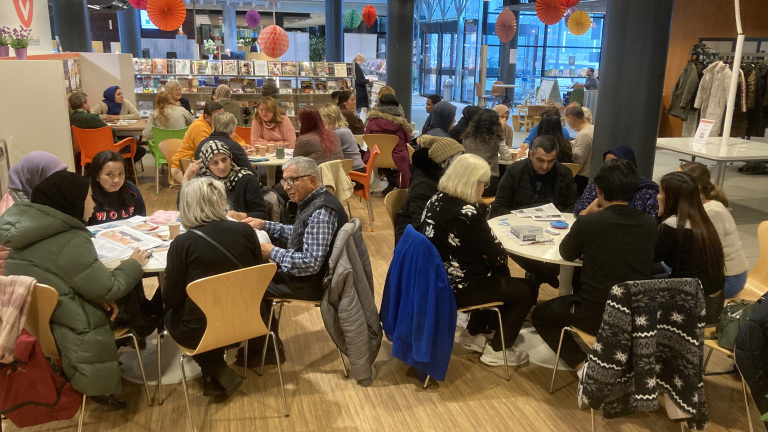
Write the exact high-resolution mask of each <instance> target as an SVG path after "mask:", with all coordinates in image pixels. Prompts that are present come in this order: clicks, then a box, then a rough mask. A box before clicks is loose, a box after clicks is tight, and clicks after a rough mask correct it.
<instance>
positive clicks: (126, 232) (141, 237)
mask: <svg viewBox="0 0 768 432" xmlns="http://www.w3.org/2000/svg"><path fill="white" fill-rule="evenodd" d="M96 237H97V238H101V239H102V240H105V241H108V242H111V243H113V244H114V245H117V246H123V247H127V248H131V250H133V248H137V247H138V248H140V249H144V250H146V249H151V248H154V247H157V246H160V245H162V244H163V241H162V240H160V239H159V238H155V237H152V236H150V235H147V234H144V233H140V232H138V231H136V230H134V229H131V228H128V227H117V228H112V229H108V230H104V231H101V232H100V233H98V234H97V235H96ZM97 251H98V249H97Z"/></svg>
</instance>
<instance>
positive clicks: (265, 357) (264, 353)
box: [259, 300, 280, 375]
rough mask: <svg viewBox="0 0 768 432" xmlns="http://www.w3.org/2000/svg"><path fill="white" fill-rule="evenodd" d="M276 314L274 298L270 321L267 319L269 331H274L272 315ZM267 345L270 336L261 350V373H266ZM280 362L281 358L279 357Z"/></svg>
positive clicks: (270, 310) (270, 309)
mask: <svg viewBox="0 0 768 432" xmlns="http://www.w3.org/2000/svg"><path fill="white" fill-rule="evenodd" d="M274 314H275V301H274V300H272V307H270V308H269V321H267V331H270V332H271V331H272V316H273V315H274ZM267 345H269V338H267V340H265V341H264V349H263V350H262V352H261V367H260V368H259V375H262V374H264V361H265V360H266V359H267ZM277 360H278V363H280V359H279V358H278V359H277Z"/></svg>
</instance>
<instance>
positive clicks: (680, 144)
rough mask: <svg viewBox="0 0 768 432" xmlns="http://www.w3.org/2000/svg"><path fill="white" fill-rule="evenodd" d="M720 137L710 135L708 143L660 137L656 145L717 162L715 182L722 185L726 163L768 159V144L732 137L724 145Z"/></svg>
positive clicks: (690, 139) (687, 138)
mask: <svg viewBox="0 0 768 432" xmlns="http://www.w3.org/2000/svg"><path fill="white" fill-rule="evenodd" d="M721 139H722V138H720V137H710V138H709V139H708V140H707V143H706V144H694V143H693V138H692V137H685V138H658V139H657V140H656V147H658V148H662V149H665V150H672V151H674V152H677V153H682V154H686V155H690V156H698V157H701V158H704V159H709V160H713V161H715V162H717V170H716V172H715V184H717V185H718V186H720V187H722V186H723V182H724V181H725V165H726V163H728V162H735V161H748V160H768V144H766V143H761V142H758V141H749V140H743V139H739V138H730V139H729V140H728V144H726V145H722V144H721Z"/></svg>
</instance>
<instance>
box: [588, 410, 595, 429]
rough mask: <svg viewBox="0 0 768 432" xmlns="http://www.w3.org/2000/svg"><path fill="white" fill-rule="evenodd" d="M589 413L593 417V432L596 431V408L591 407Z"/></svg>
mask: <svg viewBox="0 0 768 432" xmlns="http://www.w3.org/2000/svg"><path fill="white" fill-rule="evenodd" d="M589 414H590V416H591V417H592V432H595V410H593V409H592V408H590V409H589Z"/></svg>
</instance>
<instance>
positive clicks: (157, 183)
mask: <svg viewBox="0 0 768 432" xmlns="http://www.w3.org/2000/svg"><path fill="white" fill-rule="evenodd" d="M155 195H160V166H159V165H155Z"/></svg>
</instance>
